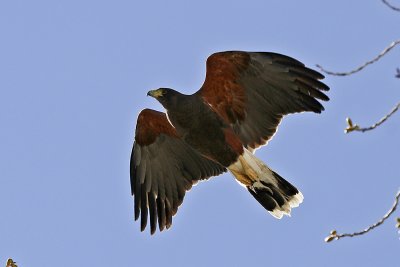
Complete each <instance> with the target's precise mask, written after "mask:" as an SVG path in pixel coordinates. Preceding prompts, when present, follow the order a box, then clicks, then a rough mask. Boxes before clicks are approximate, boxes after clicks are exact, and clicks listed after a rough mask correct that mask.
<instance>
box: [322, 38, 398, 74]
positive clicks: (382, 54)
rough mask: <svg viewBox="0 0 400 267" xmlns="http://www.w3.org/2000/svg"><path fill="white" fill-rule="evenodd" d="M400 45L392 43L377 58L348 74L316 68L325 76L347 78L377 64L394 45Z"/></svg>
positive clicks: (396, 42) (395, 42)
mask: <svg viewBox="0 0 400 267" xmlns="http://www.w3.org/2000/svg"><path fill="white" fill-rule="evenodd" d="M398 44H400V40H397V41H394V42H392V43H391V44H390V45H389V46H388V47H386V48H385V49H384V50H383V51H382V52H381V53H380V54H379V55H378V56H376V57H375V58H374V59H372V60H370V61H367V62H365V63H364V64H363V65H361V66H359V67H358V68H356V69H354V70H351V71H348V72H333V71H329V70H326V69H324V68H323V67H322V66H321V65H318V64H317V67H318V68H319V69H320V70H321V71H322V72H325V73H326V74H330V75H335V76H348V75H351V74H354V73H356V72H359V71H360V70H362V69H364V68H365V67H366V66H368V65H370V64H373V63H375V62H377V61H378V60H379V59H381V58H382V57H383V56H384V55H386V54H387V53H388V52H389V51H390V50H392V49H393V48H394V47H395V46H396V45H398Z"/></svg>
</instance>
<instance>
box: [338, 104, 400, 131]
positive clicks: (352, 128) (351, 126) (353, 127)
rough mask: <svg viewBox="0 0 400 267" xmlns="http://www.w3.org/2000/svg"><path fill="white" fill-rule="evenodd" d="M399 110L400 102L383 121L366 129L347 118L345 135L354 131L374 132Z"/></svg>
mask: <svg viewBox="0 0 400 267" xmlns="http://www.w3.org/2000/svg"><path fill="white" fill-rule="evenodd" d="M399 109H400V102H399V103H397V105H396V106H394V108H393V109H392V110H391V111H390V112H389V113H388V114H386V115H385V116H384V117H383V118H382V119H380V120H379V121H378V122H376V123H374V124H373V125H371V126H369V127H365V128H361V127H360V126H358V125H357V124H353V121H352V120H351V119H350V118H346V121H347V128H346V129H345V130H344V132H345V133H350V132H354V131H357V132H366V131H370V130H373V129H375V128H376V127H378V126H379V125H381V124H382V123H384V122H385V121H386V120H387V119H389V118H390V116H392V115H393V114H394V113H396V111H398V110H399Z"/></svg>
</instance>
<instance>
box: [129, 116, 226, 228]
mask: <svg viewBox="0 0 400 267" xmlns="http://www.w3.org/2000/svg"><path fill="white" fill-rule="evenodd" d="M225 171H226V169H225V168H224V167H222V166H221V165H219V164H218V163H215V162H213V161H211V160H209V159H206V158H204V157H203V156H201V155H200V154H199V153H198V152H196V151H195V150H194V149H192V148H191V147H190V146H189V145H187V144H186V143H184V142H183V141H182V140H181V139H180V138H179V137H178V135H177V133H176V131H175V129H174V128H173V127H172V126H171V124H170V123H169V122H168V120H167V117H166V115H165V114H164V113H162V112H158V111H155V110H151V109H145V110H143V111H141V112H140V114H139V117H138V121H137V125H136V136H135V142H134V144H133V149H132V155H131V163H130V177H131V190H132V195H134V197H135V201H134V202H135V220H137V219H138V218H139V216H140V217H141V230H142V231H143V230H144V229H145V228H146V225H147V217H148V213H150V231H151V234H153V233H154V232H155V230H156V227H157V220H158V226H159V229H160V231H162V230H164V228H165V227H166V228H167V229H168V228H169V227H170V226H171V224H172V216H173V215H175V213H176V212H177V210H178V207H179V206H180V205H181V204H182V201H183V198H184V196H185V192H186V191H188V190H189V189H190V188H191V187H192V185H193V184H195V183H196V182H197V181H198V180H203V179H207V178H209V177H211V176H216V175H219V174H221V173H223V172H225Z"/></svg>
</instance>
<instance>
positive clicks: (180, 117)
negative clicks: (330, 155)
mask: <svg viewBox="0 0 400 267" xmlns="http://www.w3.org/2000/svg"><path fill="white" fill-rule="evenodd" d="M323 78H324V76H323V75H321V74H320V73H318V72H316V71H314V70H312V69H309V68H307V67H305V66H304V64H303V63H301V62H299V61H297V60H296V59H293V58H291V57H288V56H284V55H281V54H276V53H268V52H243V51H228V52H220V53H215V54H213V55H211V56H210V57H209V58H208V59H207V72H206V79H205V81H204V84H203V86H202V87H201V88H200V90H198V91H197V92H196V93H194V94H192V95H184V94H181V93H179V92H177V91H175V90H173V89H169V88H160V89H157V90H152V91H149V92H148V93H147V94H148V95H149V96H152V97H154V98H155V99H156V100H158V101H159V102H160V103H161V104H162V105H163V107H164V108H165V110H166V113H162V112H159V111H155V110H151V109H144V110H142V111H141V112H140V114H139V116H138V120H137V125H136V133H135V141H134V144H133V149H132V155H131V163H130V165H131V166H130V178H131V189H132V194H133V195H134V209H135V220H137V219H138V218H139V217H140V220H141V230H142V231H143V230H144V229H145V228H146V225H147V221H148V217H149V215H150V232H151V234H153V233H154V232H155V231H156V228H157V222H158V227H159V230H160V231H162V230H164V229H165V228H167V229H168V228H169V227H170V226H171V224H172V216H174V215H175V214H176V212H177V211H178V207H179V206H180V205H181V204H182V202H183V198H184V196H185V193H186V191H188V190H190V188H191V187H192V185H193V184H195V183H197V182H198V181H199V180H205V179H208V178H210V177H212V176H217V175H219V174H221V173H223V172H225V171H227V170H229V171H230V172H231V173H232V174H233V176H234V177H235V178H236V180H237V181H238V182H239V183H241V184H242V185H243V186H244V187H246V188H247V190H248V191H249V192H250V194H251V195H252V196H253V197H254V198H255V199H256V200H257V201H258V202H259V203H260V204H261V205H262V206H263V207H264V208H265V209H266V210H267V211H269V212H270V213H271V214H272V215H273V216H274V217H276V218H281V217H282V216H283V215H290V212H291V209H292V208H294V207H297V206H298V205H299V204H300V203H301V202H302V201H303V195H302V194H301V192H300V191H299V190H298V189H297V188H296V187H294V186H293V185H292V184H290V183H289V182H288V181H286V180H285V179H283V178H282V177H281V176H280V175H279V174H277V173H276V172H274V171H273V170H271V169H270V168H269V167H268V166H267V165H265V164H264V163H263V162H262V161H261V160H260V159H258V158H257V157H255V156H254V154H253V151H254V150H255V149H256V148H258V147H260V146H262V145H265V144H266V143H267V142H268V141H269V140H270V139H271V138H272V137H273V135H274V134H275V132H276V130H277V127H278V125H279V123H280V121H281V119H282V117H283V116H284V115H287V114H290V113H296V112H303V111H312V112H316V113H320V112H321V111H322V110H324V108H323V106H322V105H321V103H320V102H319V101H318V100H317V99H319V100H324V101H327V100H329V98H328V97H327V96H326V95H325V94H324V93H323V91H328V90H329V87H328V86H327V85H325V84H324V83H322V82H320V81H319V80H321V79H323Z"/></svg>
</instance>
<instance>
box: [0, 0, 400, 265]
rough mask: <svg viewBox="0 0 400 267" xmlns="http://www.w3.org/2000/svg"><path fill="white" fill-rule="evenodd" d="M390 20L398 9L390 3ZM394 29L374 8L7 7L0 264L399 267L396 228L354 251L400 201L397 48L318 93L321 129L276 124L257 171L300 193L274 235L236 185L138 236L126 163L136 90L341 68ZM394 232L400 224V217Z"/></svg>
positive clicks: (272, 223) (217, 4) (226, 4)
mask: <svg viewBox="0 0 400 267" xmlns="http://www.w3.org/2000/svg"><path fill="white" fill-rule="evenodd" d="M393 4H395V2H393ZM399 22H400V13H398V12H394V11H392V10H390V9H389V8H387V7H386V6H385V5H383V4H382V3H381V1H379V0H370V1H354V0H353V1H348V0H338V1H318V0H304V1H294V0H293V1H271V0H267V1H261V0H259V1H256V0H249V1H246V2H244V1H209V0H204V1H196V2H195V1H168V2H167V1H146V2H145V1H141V2H139V1H119V0H116V1H89V0H88V1H76V0H69V1H44V0H37V1H20V0H13V1H1V2H0V36H1V42H0V76H1V78H0V123H1V129H2V130H1V131H0V144H1V149H0V173H1V176H0V188H1V191H2V192H1V194H0V212H1V214H2V219H1V220H0V264H2V263H3V262H4V263H5V261H6V259H7V258H8V257H12V258H13V259H14V260H15V261H17V262H18V263H19V264H20V265H19V266H22V267H23V266H32V267H45V266H274V265H279V266H326V267H329V266H395V265H396V264H398V251H399V247H400V241H399V235H398V234H397V232H396V229H395V228H394V224H395V220H394V218H393V219H390V220H389V221H388V222H387V223H386V224H384V225H383V226H382V227H380V228H378V229H376V230H375V231H373V232H371V233H370V234H368V235H366V236H362V237H359V238H357V239H343V240H340V241H337V242H333V243H330V244H325V243H324V242H323V239H324V237H325V236H326V235H327V234H328V233H329V231H330V230H332V229H334V228H336V229H337V230H338V231H339V232H349V231H353V230H361V229H363V228H364V227H366V226H368V225H369V224H371V223H373V222H375V221H376V220H377V219H379V218H380V217H381V216H382V215H383V214H384V213H385V212H386V211H387V210H388V209H389V207H390V205H391V204H392V202H393V199H394V195H395V193H396V191H397V189H398V187H399V185H400V184H399V180H400V173H399V168H398V164H399V162H398V152H399V145H400V141H399V138H398V136H399V134H400V124H399V120H400V118H399V115H400V114H395V115H394V117H393V118H392V119H391V120H389V121H388V122H387V123H385V124H384V125H382V126H381V127H380V128H378V129H376V130H375V131H372V132H369V133H365V134H361V133H352V134H349V135H345V134H344V133H343V129H344V128H345V126H346V125H345V118H346V117H347V116H350V117H351V118H352V119H353V120H354V121H355V122H357V123H359V124H361V125H365V126H367V125H369V124H372V123H373V122H375V121H376V120H378V119H379V118H380V117H381V116H382V115H384V114H385V113H387V112H388V111H389V110H390V109H391V108H392V106H394V104H395V103H397V102H398V101H399V100H400V91H399V83H400V80H399V79H395V78H394V75H395V68H396V67H399V66H400V61H399V60H398V58H399V53H400V51H399V49H398V48H397V49H394V50H393V51H392V52H391V53H390V54H388V55H387V56H386V57H385V58H383V59H382V60H381V61H380V62H379V63H377V64H375V65H373V66H370V67H368V68H367V69H365V70H364V71H363V72H361V73H358V74H356V75H353V76H351V77H344V78H340V77H327V79H326V80H325V82H326V83H327V84H328V85H329V86H330V87H331V91H330V93H329V96H330V98H331V101H330V102H328V103H325V108H326V111H325V112H324V113H322V114H321V115H315V114H305V113H303V114H296V115H291V116H289V117H287V118H286V119H285V120H284V121H283V123H282V124H281V126H280V128H279V131H278V134H277V135H276V136H275V138H274V139H273V141H271V142H270V144H269V145H268V147H265V148H263V149H260V150H258V151H257V156H258V157H259V158H261V159H262V160H263V161H265V162H267V163H268V165H269V166H270V167H271V168H273V169H274V170H275V171H277V172H278V173H279V174H281V175H282V176H283V177H285V178H286V179H288V180H289V181H291V182H293V183H294V184H295V185H297V186H298V188H299V189H301V190H302V192H303V194H304V196H305V201H304V203H303V204H302V205H301V206H300V207H299V208H297V209H295V210H294V211H293V213H292V217H291V218H284V219H282V220H276V219H274V218H273V217H272V216H270V215H269V214H268V213H267V212H265V210H264V209H263V208H262V207H261V206H260V205H259V204H258V203H257V202H256V201H255V200H254V199H253V198H252V197H251V196H250V195H249V194H248V192H246V191H245V190H244V189H243V188H242V187H240V186H239V185H238V184H237V183H236V182H235V181H234V180H233V178H232V177H231V176H230V175H229V174H225V175H223V176H221V177H218V178H215V179H212V180H210V181H208V182H206V183H200V184H199V185H198V186H196V187H194V188H193V189H192V191H190V192H189V193H188V194H187V195H186V198H185V201H184V204H183V205H182V206H181V208H180V210H179V212H178V214H177V216H175V217H174V224H173V227H172V228H171V229H170V230H168V231H166V232H163V233H156V234H155V235H154V236H150V234H149V232H148V229H147V231H146V232H143V233H141V232H140V231H139V228H140V225H139V223H137V222H134V220H133V199H132V197H131V195H130V185H129V157H130V152H131V147H132V143H133V138H134V128H135V125H136V117H137V115H138V113H139V112H140V110H142V109H143V108H145V107H149V108H153V109H158V110H161V106H160V105H159V104H158V103H157V102H156V101H154V99H151V98H149V97H146V92H147V91H148V90H149V89H154V88H158V87H172V88H175V89H177V90H179V91H181V92H185V93H191V92H194V91H196V90H197V89H198V88H199V87H200V86H201V84H202V82H203V79H204V75H205V60H206V58H207V56H208V55H210V54H211V53H213V52H216V51H223V50H233V49H234V50H249V51H273V52H279V53H283V54H287V55H290V56H292V57H295V58H297V59H299V60H301V61H303V62H304V63H305V64H307V65H308V66H311V67H314V66H315V64H322V65H323V66H325V67H326V68H329V69H332V70H338V71H339V70H340V71H342V70H343V71H345V70H350V69H352V68H353V67H356V66H357V65H359V64H361V63H363V62H364V61H366V60H367V59H370V58H372V57H374V56H375V55H376V54H377V53H378V52H380V51H381V50H382V49H383V48H384V47H386V46H387V45H388V44H389V43H390V42H392V41H393V40H395V39H398V38H399V35H398V33H399V32H398V25H399ZM397 216H399V214H398V213H397Z"/></svg>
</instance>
